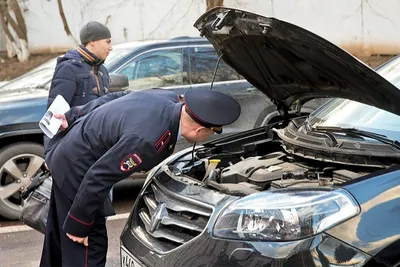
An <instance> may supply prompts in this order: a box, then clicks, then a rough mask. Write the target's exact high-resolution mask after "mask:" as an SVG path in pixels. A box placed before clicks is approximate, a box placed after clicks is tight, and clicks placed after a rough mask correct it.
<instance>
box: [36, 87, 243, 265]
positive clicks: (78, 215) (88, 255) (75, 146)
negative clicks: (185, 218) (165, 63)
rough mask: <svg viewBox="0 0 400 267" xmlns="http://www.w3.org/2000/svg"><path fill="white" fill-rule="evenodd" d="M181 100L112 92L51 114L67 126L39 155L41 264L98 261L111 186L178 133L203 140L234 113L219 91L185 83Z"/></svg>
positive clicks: (162, 152)
mask: <svg viewBox="0 0 400 267" xmlns="http://www.w3.org/2000/svg"><path fill="white" fill-rule="evenodd" d="M183 99H184V101H180V100H179V98H178V97H177V95H176V94H175V93H173V92H168V91H163V92H160V90H148V91H140V92H131V93H126V92H119V93H112V94H107V95H106V96H104V97H101V98H99V99H97V100H94V101H91V102H90V103H88V104H87V105H85V106H83V107H73V108H72V109H71V110H70V111H68V112H67V113H66V114H65V115H61V116H60V115H58V116H59V117H60V118H62V119H63V124H62V127H63V128H67V130H66V133H60V134H59V135H60V136H61V135H63V136H62V137H61V138H60V136H58V138H55V141H54V142H55V144H53V146H52V148H51V150H50V151H49V152H48V154H47V155H46V162H47V163H48V165H49V168H50V171H51V173H52V174H53V176H54V178H53V187H52V192H51V200H50V211H49V216H48V220H47V229H46V234H45V241H44V247H43V252H42V259H41V265H40V266H52V267H53V266H61V265H62V266H105V263H106V254H107V244H108V240H107V231H106V220H105V217H106V216H110V215H112V214H114V213H111V212H110V209H112V206H111V205H110V202H109V200H108V198H107V193H108V191H109V190H110V188H111V187H112V186H113V185H114V184H115V183H117V182H118V181H120V180H122V179H125V178H127V177H129V176H130V175H131V174H132V173H134V172H140V171H148V170H150V169H151V168H152V167H154V166H155V165H157V164H158V163H160V162H161V161H162V160H164V159H165V158H167V157H168V156H170V155H171V154H172V152H173V150H174V146H175V144H176V142H177V139H178V138H179V137H180V136H182V137H184V138H185V139H186V140H187V141H189V142H200V141H203V140H205V139H206V138H207V137H208V136H210V135H211V134H213V133H214V132H217V133H221V132H222V127H223V126H224V125H228V124H231V123H233V122H234V121H236V120H237V118H238V117H239V115H240V112H241V109H240V105H239V103H238V102H237V101H236V100H234V99H233V98H231V97H230V96H228V95H225V94H223V93H220V92H215V91H209V90H189V91H187V92H186V93H185V95H184V98H183ZM110 100H112V101H110ZM91 111H93V112H91ZM68 126H69V127H68ZM112 211H113V210H112Z"/></svg>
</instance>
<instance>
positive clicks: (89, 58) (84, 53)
mask: <svg viewBox="0 0 400 267" xmlns="http://www.w3.org/2000/svg"><path fill="white" fill-rule="evenodd" d="M76 50H77V51H78V53H79V55H81V57H82V59H83V60H84V61H85V62H86V63H88V64H89V65H93V66H98V65H101V64H103V63H104V61H103V60H101V59H100V58H98V57H96V55H95V54H93V53H92V52H90V51H89V50H88V49H87V48H86V47H84V46H83V45H79V46H78V48H77V49H76Z"/></svg>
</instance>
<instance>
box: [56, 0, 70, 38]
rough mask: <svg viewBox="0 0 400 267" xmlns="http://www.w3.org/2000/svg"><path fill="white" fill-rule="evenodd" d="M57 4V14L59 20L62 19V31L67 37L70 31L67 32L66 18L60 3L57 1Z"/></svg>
mask: <svg viewBox="0 0 400 267" xmlns="http://www.w3.org/2000/svg"><path fill="white" fill-rule="evenodd" d="M57 3H58V12H59V13H60V16H61V19H62V22H63V25H64V31H65V33H66V34H67V35H71V31H70V30H69V27H68V22H67V18H66V17H65V13H64V7H63V4H62V1H61V0H57Z"/></svg>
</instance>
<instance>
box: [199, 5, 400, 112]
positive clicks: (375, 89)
mask: <svg viewBox="0 0 400 267" xmlns="http://www.w3.org/2000/svg"><path fill="white" fill-rule="evenodd" d="M194 26H195V27H196V28H197V29H198V30H199V31H200V35H202V36H205V37H206V38H207V39H208V40H209V41H210V42H211V43H212V44H213V46H214V47H215V49H216V50H217V52H218V54H219V55H221V54H222V55H223V56H222V58H223V59H224V61H225V62H226V63H227V64H229V65H231V66H232V67H233V68H234V69H235V70H236V71H237V72H238V73H240V74H241V75H243V77H245V78H246V79H247V80H248V81H249V82H250V83H252V84H253V85H254V86H255V87H257V88H258V89H259V90H261V91H262V92H264V93H265V94H266V95H267V96H268V97H269V98H270V99H271V100H272V101H273V102H274V103H275V104H276V105H277V106H278V108H281V109H289V107H290V106H291V105H292V104H294V102H295V101H297V104H299V105H301V104H303V103H304V102H306V101H308V100H310V99H313V98H320V97H338V98H346V99H351V100H354V101H358V102H361V103H365V104H367V105H372V106H375V107H377V108H380V109H384V110H387V111H389V112H392V113H395V114H397V115H400V104H398V103H400V90H399V89H398V88H397V87H395V86H394V85H393V84H391V83H390V82H388V81H387V80H385V79H384V78H383V77H382V76H380V75H379V74H377V73H376V72H375V71H374V70H372V69H371V68H370V67H368V66H367V65H365V64H364V63H362V62H361V61H359V60H358V59H356V58H355V57H353V56H352V55H350V54H348V53H347V52H345V51H344V50H342V49H341V48H339V47H337V46H336V45H334V44H332V43H330V42H328V41H327V40H325V39H323V38H321V37H319V36H317V35H315V34H313V33H311V32H309V31H307V30H305V29H303V28H300V27H298V26H295V25H293V24H290V23H287V22H284V21H281V20H278V19H275V18H266V17H263V16H259V15H257V14H253V13H249V12H246V11H242V10H237V9H231V8H221V7H219V8H215V9H212V10H210V11H208V12H206V13H205V14H203V15H202V16H201V17H200V18H199V19H198V20H197V21H196V22H195V24H194Z"/></svg>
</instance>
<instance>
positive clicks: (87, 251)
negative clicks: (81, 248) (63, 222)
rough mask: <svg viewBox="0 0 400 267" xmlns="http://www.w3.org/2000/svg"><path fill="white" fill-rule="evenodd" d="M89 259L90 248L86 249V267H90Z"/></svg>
mask: <svg viewBox="0 0 400 267" xmlns="http://www.w3.org/2000/svg"><path fill="white" fill-rule="evenodd" d="M88 258H89V246H87V247H86V255H85V267H88V266H89V265H88Z"/></svg>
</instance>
